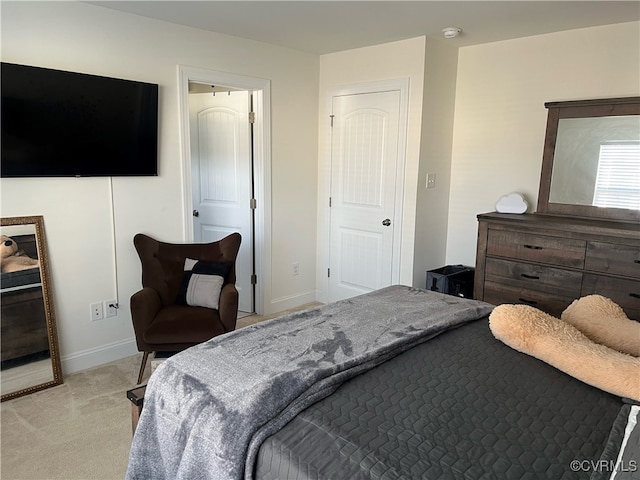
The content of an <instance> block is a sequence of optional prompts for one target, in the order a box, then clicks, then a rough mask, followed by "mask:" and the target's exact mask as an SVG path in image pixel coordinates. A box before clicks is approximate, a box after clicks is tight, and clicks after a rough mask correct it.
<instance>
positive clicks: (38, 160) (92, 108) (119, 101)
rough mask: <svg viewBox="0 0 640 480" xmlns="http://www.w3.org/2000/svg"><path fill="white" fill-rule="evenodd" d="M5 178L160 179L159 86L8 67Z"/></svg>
mask: <svg viewBox="0 0 640 480" xmlns="http://www.w3.org/2000/svg"><path fill="white" fill-rule="evenodd" d="M0 77H1V78H0V89H1V90H2V97H1V99H0V102H1V103H0V109H1V110H2V119H1V124H0V129H1V130H2V139H1V142H2V143H1V145H0V149H1V151H2V157H1V162H0V176H2V177H84V176H87V177H89V176H138V175H157V174H158V161H157V157H158V85H156V84H151V83H143V82H136V81H132V80H122V79H117V78H108V77H101V76H96V75H87V74H81V73H73V72H65V71H61V70H52V69H48V68H40V67H32V66H26V65H17V64H12V63H4V62H3V63H1V64H0Z"/></svg>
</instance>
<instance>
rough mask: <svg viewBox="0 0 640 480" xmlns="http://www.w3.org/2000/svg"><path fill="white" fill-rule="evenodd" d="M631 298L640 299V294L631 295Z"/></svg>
mask: <svg viewBox="0 0 640 480" xmlns="http://www.w3.org/2000/svg"><path fill="white" fill-rule="evenodd" d="M629 296H630V297H633V298H640V293H630V294H629Z"/></svg>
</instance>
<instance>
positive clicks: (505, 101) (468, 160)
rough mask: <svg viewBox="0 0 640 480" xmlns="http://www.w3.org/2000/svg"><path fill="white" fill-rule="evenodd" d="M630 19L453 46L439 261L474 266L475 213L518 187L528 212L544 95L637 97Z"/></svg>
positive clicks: (638, 70)
mask: <svg viewBox="0 0 640 480" xmlns="http://www.w3.org/2000/svg"><path fill="white" fill-rule="evenodd" d="M639 26H640V23H638V22H632V23H624V24H619V25H610V26H603V27H594V28H585V29H580V30H571V31H566V32H560V33H554V34H548V35H539V36H535V37H528V38H521V39H516V40H509V41H504V42H496V43H490V44H485V45H478V46H473V47H465V48H461V49H460V52H459V61H458V78H457V88H456V102H455V105H456V106H455V121H454V131H453V156H452V160H451V196H450V201H449V230H448V238H447V257H446V258H447V263H449V264H451V263H463V264H467V265H474V264H475V251H476V237H477V222H476V215H477V214H479V213H483V212H488V211H493V210H494V209H495V203H496V201H497V200H498V198H499V197H500V196H501V195H505V194H508V193H511V192H521V193H523V194H524V195H525V197H526V198H527V200H528V203H529V211H535V207H536V203H537V197H538V180H539V178H540V167H541V164H542V149H543V142H544V133H545V125H546V116H547V111H546V109H545V108H544V103H545V102H549V101H561V100H578V99H588V98H604V97H624V96H637V95H639V94H640V42H639V41H638V39H639V38H640V28H639Z"/></svg>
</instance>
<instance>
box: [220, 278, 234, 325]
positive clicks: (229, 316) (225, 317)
mask: <svg viewBox="0 0 640 480" xmlns="http://www.w3.org/2000/svg"><path fill="white" fill-rule="evenodd" d="M218 313H219V314H220V321H221V322H222V324H223V325H224V328H225V330H226V331H227V332H231V331H232V330H235V329H236V321H237V320H238V290H237V289H236V286H235V285H234V284H233V283H227V284H226V285H224V286H223V287H222V290H221V291H220V303H219V305H218Z"/></svg>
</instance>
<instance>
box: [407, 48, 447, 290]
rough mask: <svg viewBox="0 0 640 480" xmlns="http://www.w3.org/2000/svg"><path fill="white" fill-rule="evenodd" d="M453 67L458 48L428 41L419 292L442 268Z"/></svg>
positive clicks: (418, 232)
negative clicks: (430, 273)
mask: <svg viewBox="0 0 640 480" xmlns="http://www.w3.org/2000/svg"><path fill="white" fill-rule="evenodd" d="M457 65H458V49H457V48H454V47H452V46H450V45H448V44H447V43H446V42H444V41H439V40H433V39H430V38H429V39H427V48H426V51H425V81H424V102H423V106H422V140H421V145H420V171H419V174H418V196H417V206H416V235H415V258H414V262H413V264H414V269H413V286H415V287H421V288H424V287H425V282H426V272H427V270H430V269H434V268H438V267H442V266H443V265H444V262H445V254H446V244H447V221H448V212H449V195H450V188H449V185H450V182H451V145H452V141H453V111H454V106H455V105H454V103H455V95H456V71H457ZM428 174H435V178H436V182H435V187H433V188H429V189H427V188H426V184H427V175H428Z"/></svg>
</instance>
